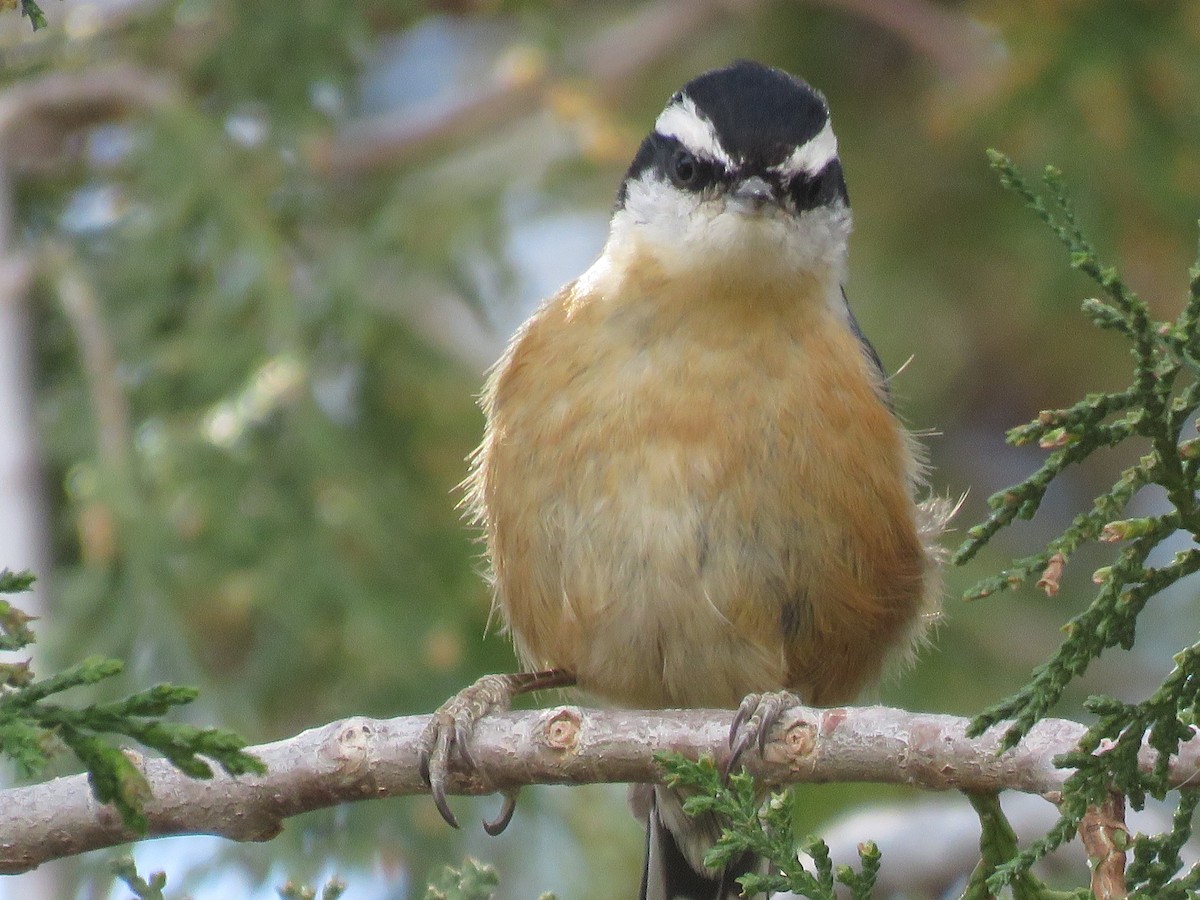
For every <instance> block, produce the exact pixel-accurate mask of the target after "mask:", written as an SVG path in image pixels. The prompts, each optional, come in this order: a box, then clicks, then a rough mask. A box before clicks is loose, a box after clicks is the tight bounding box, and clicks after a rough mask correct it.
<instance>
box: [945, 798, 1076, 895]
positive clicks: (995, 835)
mask: <svg viewBox="0 0 1200 900" xmlns="http://www.w3.org/2000/svg"><path fill="white" fill-rule="evenodd" d="M967 799H968V800H970V801H971V806H973V807H974V808H975V812H976V813H977V814H978V816H979V826H980V833H979V857H980V858H979V865H978V866H976V867H975V871H974V872H972V873H971V879H970V881H969V882H968V884H967V889H966V890H965V891H964V892H963V895H962V900H992V898H993V897H994V894H993V893H992V890H991V888H990V887H989V886H988V880H989V879H990V878H991V877H992V876H993V874H994V873H995V872H996V869H997V868H998V867H1000V866H1002V865H1004V864H1005V863H1007V862H1008V861H1009V860H1011V859H1012V858H1013V857H1014V856H1016V854H1017V835H1016V832H1014V831H1013V829H1012V826H1011V825H1010V824H1009V823H1008V819H1007V817H1006V816H1005V815H1004V811H1003V810H1002V809H1001V808H1000V798H999V797H998V796H997V795H995V794H968V795H967ZM1012 896H1013V900H1073V898H1074V900H1086V898H1087V897H1088V896H1090V895H1089V894H1088V892H1087V891H1080V892H1065V891H1054V890H1050V889H1049V888H1047V887H1046V886H1045V885H1044V884H1042V883H1041V882H1040V881H1038V880H1037V879H1036V878H1034V877H1033V876H1032V875H1031V874H1029V873H1028V872H1022V873H1021V874H1020V875H1018V876H1017V877H1016V878H1014V879H1013V881H1012Z"/></svg>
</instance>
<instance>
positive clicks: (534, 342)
mask: <svg viewBox="0 0 1200 900" xmlns="http://www.w3.org/2000/svg"><path fill="white" fill-rule="evenodd" d="M850 231H851V214H850V201H849V195H848V192H847V189H846V181H845V177H844V174H843V170H842V163H841V160H840V158H839V155H838V142H837V138H836V137H835V135H834V132H833V129H832V126H831V123H830V115H829V107H828V104H827V102H826V100H825V97H824V96H823V95H822V94H821V93H820V92H819V91H817V90H816V89H815V88H813V87H811V86H810V85H809V84H808V83H807V82H805V81H803V80H801V79H799V78H797V77H794V76H793V75H791V74H789V73H787V72H785V71H783V70H781V69H778V68H773V67H770V66H767V65H764V64H761V63H758V62H754V61H750V60H737V61H735V62H733V63H731V64H729V65H727V66H725V67H722V68H718V69H714V70H712V71H708V72H705V73H703V74H701V75H699V76H697V77H695V78H693V79H692V80H690V81H688V82H687V83H686V84H685V85H684V86H683V88H682V89H680V90H679V91H678V92H676V93H675V94H674V95H673V96H672V97H671V98H670V99H669V101H668V102H667V104H666V106H665V107H664V108H663V110H662V112H661V113H660V114H659V115H658V117H657V119H656V120H655V122H654V126H653V128H652V130H651V131H650V133H649V134H648V135H647V136H646V138H645V139H644V140H643V141H642V142H641V144H640V146H639V148H638V149H637V152H636V154H635V155H634V157H633V160H632V162H631V164H630V166H629V168H628V171H627V172H626V173H625V176H624V178H623V180H622V182H621V185H620V188H619V190H618V192H617V196H616V202H615V205H614V208H613V212H612V217H611V222H610V227H609V232H608V237H607V241H606V242H605V244H604V248H603V251H602V252H601V254H600V256H599V258H598V259H597V260H596V261H595V263H594V264H593V265H592V266H591V267H590V268H588V269H587V270H586V271H585V272H584V273H583V274H582V275H580V276H579V277H578V278H577V279H575V280H574V281H572V282H570V283H569V284H567V285H565V286H564V287H563V288H562V289H561V290H560V291H559V292H558V293H557V294H555V295H554V296H552V297H550V298H549V299H547V300H546V301H544V302H543V303H542V304H541V305H540V306H539V307H538V308H537V310H536V311H535V312H534V313H533V314H532V315H531V317H530V318H529V319H528V320H527V321H526V322H525V323H524V324H523V325H522V326H521V327H520V328H519V329H518V330H517V332H516V333H515V335H514V336H513V337H512V339H511V340H510V342H509V343H508V345H507V349H506V350H505V351H504V353H503V355H502V356H501V357H500V359H499V361H498V362H497V363H496V364H495V366H494V367H493V368H492V370H491V372H490V374H489V376H488V379H487V382H486V386H485V388H484V391H483V394H482V399H481V405H482V407H483V410H484V412H485V415H486V426H485V430H484V435H483V439H482V443H481V444H480V446H479V448H478V450H477V451H476V452H475V453H474V455H473V456H472V458H471V461H470V474H469V475H468V477H467V479H466V481H465V483H464V491H465V494H464V504H465V507H466V509H467V511H468V515H469V516H470V517H471V518H472V519H473V521H474V522H475V523H477V525H478V526H479V527H480V529H481V531H482V534H483V539H484V543H485V546H486V557H487V561H488V563H489V572H490V578H491V581H492V587H493V595H494V610H495V612H496V614H497V615H498V616H499V618H500V620H501V621H502V623H503V626H504V629H505V630H506V631H507V633H508V634H509V635H510V636H511V638H512V641H513V643H514V645H515V649H516V651H517V654H518V656H519V658H520V660H521V663H522V671H521V672H518V673H513V674H509V675H499V676H488V677H487V678H485V679H483V680H481V681H480V682H479V683H477V684H476V685H474V686H473V688H469V689H468V690H467V691H465V692H463V693H462V694H460V695H458V696H457V697H456V698H453V699H452V700H451V701H449V702H448V703H447V704H446V705H444V706H443V707H442V709H441V710H439V711H438V714H436V715H435V716H434V718H433V719H432V720H431V722H430V725H429V727H428V728H427V729H426V733H425V735H424V736H423V738H422V771H423V774H424V775H425V776H426V780H427V781H428V782H430V785H431V788H432V789H433V794H434V797H435V800H436V801H437V802H438V806H439V808H440V809H441V810H442V811H443V815H444V816H446V818H447V821H450V822H451V823H452V824H453V823H454V819H453V815H452V813H451V812H450V810H449V809H448V807H446V805H445V799H444V792H445V778H446V770H447V768H448V767H449V765H450V762H451V760H452V759H455V758H460V759H462V760H463V761H464V762H466V763H471V762H472V761H471V760H470V758H469V752H468V750H467V745H468V743H469V732H470V728H471V727H473V724H474V722H475V721H477V720H478V719H479V718H480V717H481V716H483V715H485V714H486V713H487V712H488V711H490V710H492V709H496V708H503V707H505V706H507V704H508V703H509V701H510V700H511V698H512V696H513V695H515V694H516V693H521V692H524V691H528V690H539V689H542V688H545V687H562V686H571V685H574V686H577V687H579V688H580V689H581V690H583V691H584V692H586V693H587V694H589V695H592V696H595V697H597V698H599V699H601V700H602V701H604V702H606V703H610V704H614V705H617V706H621V707H628V708H641V709H665V708H728V709H737V710H738V714H737V716H736V719H735V724H734V730H733V732H732V733H731V744H732V745H733V746H734V755H735V756H736V755H737V754H740V753H741V752H742V751H743V750H744V749H746V747H748V746H750V744H751V743H752V742H753V741H755V740H756V739H757V740H761V739H762V737H764V736H765V733H766V730H769V728H770V727H771V725H772V724H774V720H775V719H776V718H777V717H778V714H779V712H780V710H781V709H782V708H783V707H784V706H785V705H786V703H787V701H788V700H789V699H791V700H794V701H795V702H801V701H803V702H804V703H807V704H810V705H816V706H828V705H836V704H844V703H849V702H852V701H853V700H854V699H855V698H856V697H858V696H859V694H860V693H861V692H862V691H863V690H864V688H866V687H868V686H869V685H872V684H874V683H876V682H877V681H878V680H879V678H880V677H881V674H882V673H883V671H884V668H885V666H886V665H888V663H889V661H890V660H895V659H900V658H904V657H906V656H910V655H911V650H912V648H913V647H914V646H915V645H916V644H917V643H919V641H920V639H921V636H922V635H923V634H925V633H926V631H927V629H928V626H929V624H930V623H931V622H932V621H933V620H934V619H935V618H936V616H937V606H938V593H939V589H938V574H937V572H938V550H937V542H936V537H937V535H938V533H939V532H940V531H941V528H942V526H943V525H944V521H945V519H946V517H947V512H946V509H945V505H944V504H943V503H940V502H937V501H936V500H929V501H921V500H920V495H921V494H922V492H924V491H926V487H925V485H926V483H927V475H926V464H925V462H924V459H925V456H924V451H923V449H922V447H921V446H920V445H919V442H918V441H917V439H916V438H915V437H914V435H913V434H912V433H910V431H909V429H908V428H907V427H906V426H905V425H904V423H903V422H902V420H901V418H900V417H899V415H898V413H897V411H896V409H895V404H894V400H893V397H892V392H891V386H890V380H889V376H888V374H887V372H886V370H885V369H884V366H883V364H882V362H881V360H880V357H879V355H878V354H877V353H876V351H875V349H874V347H873V346H872V345H871V343H870V342H869V341H868V340H867V338H866V337H865V336H864V335H863V332H862V330H861V328H860V327H859V324H858V321H857V320H856V318H855V316H854V314H853V313H852V311H851V309H850V306H849V304H848V301H847V298H846V292H845V290H844V284H845V282H846V276H847V250H848V242H849V237H850ZM510 799H511V798H510ZM681 800H682V798H681V797H680V796H679V794H678V793H677V791H676V790H675V789H672V788H668V787H665V786H662V785H657V786H642V787H635V788H634V792H633V805H634V806H635V809H636V810H637V811H639V812H640V813H641V815H642V816H643V818H645V819H646V822H647V854H646V862H645V866H644V869H643V876H642V884H641V888H640V898H641V900H672V898H685V897H686V898H692V900H725V898H730V897H735V896H739V892H740V885H739V884H738V883H737V882H736V878H737V877H738V876H740V875H744V874H747V873H749V872H758V871H761V865H762V863H761V861H759V860H757V859H755V858H753V857H751V856H745V857H743V858H742V859H739V860H735V861H733V862H732V863H731V864H729V865H728V866H727V867H725V869H723V870H716V869H713V868H709V867H707V866H705V864H704V856H705V853H706V852H707V851H708V849H710V848H711V846H712V844H713V842H714V841H715V840H716V838H717V837H718V836H719V834H720V825H721V823H720V822H718V821H715V820H713V819H712V817H711V816H709V817H708V819H704V818H700V819H692V818H690V817H688V816H687V815H686V814H684V812H683V811H682V807H681ZM511 813H512V807H511V804H508V805H507V806H506V810H505V813H504V814H502V816H501V819H500V820H498V821H497V822H495V823H491V824H490V826H489V830H496V829H498V828H502V827H503V826H504V824H506V823H507V818H508V816H511ZM485 825H488V823H485Z"/></svg>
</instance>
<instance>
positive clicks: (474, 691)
mask: <svg viewBox="0 0 1200 900" xmlns="http://www.w3.org/2000/svg"><path fill="white" fill-rule="evenodd" d="M574 683H575V678H574V676H573V675H571V674H570V673H568V672H565V671H563V670H562V669H550V670H547V671H545V672H516V673H512V674H505V675H485V676H483V677H482V678H480V679H479V680H478V681H476V682H475V683H474V684H472V685H470V686H468V687H466V688H464V689H463V690H461V691H459V692H458V693H457V694H455V695H454V696H453V697H451V698H450V699H449V700H447V701H446V702H445V703H443V704H442V705H441V706H439V707H438V708H437V711H436V712H434V714H433V717H432V718H431V719H430V720H429V724H428V725H426V726H425V730H424V731H423V732H422V733H421V737H420V740H419V747H420V750H419V753H420V770H421V778H422V779H423V780H424V782H425V783H426V784H427V785H429V792H430V793H431V794H432V795H433V802H434V804H435V805H436V806H437V808H438V812H440V813H441V814H442V818H443V819H445V820H446V822H447V824H449V825H451V826H452V827H454V828H458V819H456V818H455V816H454V813H453V812H452V811H451V810H450V805H449V804H448V803H447V802H446V779H447V777H448V775H449V772H450V768H451V766H452V765H454V764H455V763H460V764H461V765H462V766H464V767H465V768H468V769H475V768H477V767H476V765H475V760H474V759H473V758H472V757H471V751H470V750H469V749H468V746H467V745H468V743H469V741H470V738H471V732H472V731H474V729H475V726H476V724H478V722H479V721H480V720H481V719H483V718H484V717H485V716H487V715H488V714H489V713H492V712H503V711H505V710H507V709H509V708H510V707H511V706H512V701H513V698H514V697H516V696H518V695H519V694H524V693H528V692H529V691H537V690H542V689H543V688H551V687H569V686H570V685H572V684H574ZM516 806H517V791H515V790H512V791H505V792H504V806H503V807H502V809H501V811H500V815H499V816H497V817H496V818H495V819H494V820H492V821H490V822H487V821H485V822H484V823H483V827H484V830H486V831H487V832H488V834H492V835H497V834H499V833H500V832H502V831H503V830H504V829H505V828H506V827H507V826H508V823H509V820H511V819H512V815H513V812H514V810H516Z"/></svg>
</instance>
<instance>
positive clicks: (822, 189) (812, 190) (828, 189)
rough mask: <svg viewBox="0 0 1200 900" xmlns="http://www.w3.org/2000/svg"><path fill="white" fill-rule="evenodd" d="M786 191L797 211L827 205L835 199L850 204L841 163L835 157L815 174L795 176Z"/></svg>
mask: <svg viewBox="0 0 1200 900" xmlns="http://www.w3.org/2000/svg"><path fill="white" fill-rule="evenodd" d="M787 192H788V196H789V197H790V198H791V200H792V203H794V204H795V206H796V210H797V211H798V212H803V211H805V210H808V209H816V208H817V207H818V206H829V205H831V204H832V203H834V202H835V201H837V200H840V201H841V202H842V203H843V204H844V205H846V206H849V205H850V195H849V194H848V193H847V192H846V179H845V176H843V174H842V164H841V162H840V161H838V160H837V159H832V160H830V161H829V164H828V165H826V166H825V168H823V169H822V170H821V171H820V172H818V173H817V174H816V175H797V176H795V177H794V178H792V180H791V182H790V183H789V184H788V187H787Z"/></svg>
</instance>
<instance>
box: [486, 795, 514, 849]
mask: <svg viewBox="0 0 1200 900" xmlns="http://www.w3.org/2000/svg"><path fill="white" fill-rule="evenodd" d="M520 790H521V789H520V788H512V789H511V790H507V791H504V805H503V806H502V807H500V814H499V815H498V816H496V818H494V819H492V820H491V821H489V820H487V819H484V820H483V830H484V831H486V832H487V833H488V834H490V835H491V836H492V837H496V836H497V835H499V834H500V833H501V832H503V831H504V829H505V828H507V827H508V823H509V822H511V821H512V817H513V813H515V812H516V811H517V795H518V794H519V793H520Z"/></svg>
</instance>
